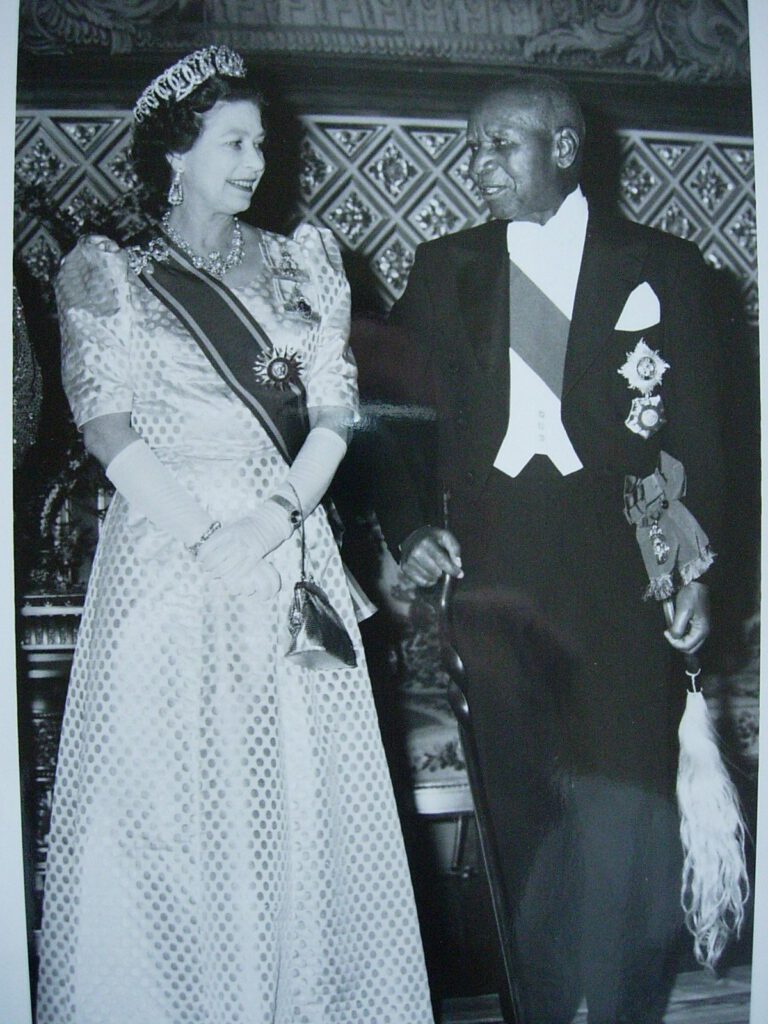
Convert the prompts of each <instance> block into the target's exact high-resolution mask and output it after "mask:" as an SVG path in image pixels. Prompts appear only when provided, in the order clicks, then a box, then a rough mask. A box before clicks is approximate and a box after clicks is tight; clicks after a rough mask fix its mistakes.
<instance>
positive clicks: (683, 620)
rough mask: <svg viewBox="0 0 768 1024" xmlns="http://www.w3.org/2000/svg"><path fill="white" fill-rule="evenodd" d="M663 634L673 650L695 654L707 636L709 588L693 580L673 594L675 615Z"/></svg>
mask: <svg viewBox="0 0 768 1024" xmlns="http://www.w3.org/2000/svg"><path fill="white" fill-rule="evenodd" d="M664 636H665V637H666V638H667V640H668V641H669V642H670V643H671V644H672V646H673V647H674V648H675V650H678V651H681V652H682V653H683V654H696V652H697V651H699V650H700V649H701V647H702V646H703V644H704V641H705V640H706V639H707V637H708V636H709V589H708V587H707V586H706V585H705V584H704V583H699V581H698V580H694V581H693V582H692V583H686V585H685V586H684V587H681V588H680V590H678V592H677V595H676V596H675V615H674V618H673V620H672V624H671V625H670V627H669V629H666V630H665V631H664Z"/></svg>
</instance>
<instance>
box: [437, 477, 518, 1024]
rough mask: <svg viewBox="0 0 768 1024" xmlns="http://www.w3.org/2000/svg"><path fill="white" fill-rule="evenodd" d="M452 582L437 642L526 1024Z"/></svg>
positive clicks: (446, 588) (511, 996) (511, 989)
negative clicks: (458, 643)
mask: <svg viewBox="0 0 768 1024" xmlns="http://www.w3.org/2000/svg"><path fill="white" fill-rule="evenodd" d="M443 524H444V526H445V528H446V529H448V495H447V493H445V494H444V495H443ZM453 585H454V578H453V576H451V575H449V574H448V573H444V574H443V577H442V579H441V583H440V592H439V600H438V614H439V623H440V641H441V653H442V660H443V667H444V668H445V671H446V673H447V674H448V679H449V682H448V701H449V703H450V705H451V710H452V711H453V713H454V715H455V716H456V721H457V723H458V726H459V737H460V739H461V746H462V750H463V751H464V759H465V761H466V765H467V777H468V779H469V788H470V791H471V793H472V802H473V804H474V806H475V820H476V822H477V834H478V838H479V840H480V853H481V856H482V859H483V866H484V868H485V874H486V877H487V879H488V886H489V889H490V893H491V905H492V907H493V916H494V920H495V922H496V931H497V933H498V937H499V946H500V949H501V959H502V965H503V967H504V978H505V981H506V983H507V997H508V1004H509V1009H510V1012H511V1014H512V1016H511V1018H509V1019H507V1018H506V1017H505V1020H506V1024H526V1022H525V1018H524V1016H523V1008H522V1000H521V998H520V991H519V986H518V984H517V981H516V980H515V963H516V957H515V952H514V950H515V945H514V936H513V933H512V923H511V917H510V911H509V901H508V899H507V894H506V887H505V885H504V879H503V875H502V873H501V864H500V861H499V855H498V849H497V846H496V840H495V836H494V831H493V823H492V821H491V812H490V807H489V804H488V797H487V794H486V791H485V784H484V782H483V778H482V775H481V772H480V759H479V756H478V750H477V743H476V740H475V733H474V728H473V725H472V716H471V713H470V709H469V702H468V701H467V696H466V692H465V689H466V672H465V669H464V663H463V662H462V660H461V657H460V656H459V653H458V651H457V650H456V648H455V647H454V646H453V643H452V641H451V625H450V623H451V616H450V602H451V594H452V592H453Z"/></svg>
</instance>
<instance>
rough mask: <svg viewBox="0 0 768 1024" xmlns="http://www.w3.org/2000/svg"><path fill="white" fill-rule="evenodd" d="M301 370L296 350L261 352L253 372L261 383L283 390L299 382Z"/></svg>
mask: <svg viewBox="0 0 768 1024" xmlns="http://www.w3.org/2000/svg"><path fill="white" fill-rule="evenodd" d="M301 370H302V365H301V360H300V359H299V358H298V356H297V355H296V353H295V352H277V351H275V352H273V353H271V354H269V353H266V352H261V353H259V355H258V356H256V361H255V362H254V364H253V374H254V376H255V378H256V380H257V381H258V382H259V384H266V385H267V386H268V387H273V388H279V389H280V390H281V391H283V390H285V389H286V388H290V387H296V386H297V385H298V384H299V380H300V377H301Z"/></svg>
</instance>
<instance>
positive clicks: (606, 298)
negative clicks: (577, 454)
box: [563, 214, 647, 398]
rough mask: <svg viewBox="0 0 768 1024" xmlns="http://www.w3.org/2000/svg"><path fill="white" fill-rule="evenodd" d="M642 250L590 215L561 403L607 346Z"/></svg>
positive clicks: (616, 227) (617, 225)
mask: <svg viewBox="0 0 768 1024" xmlns="http://www.w3.org/2000/svg"><path fill="white" fill-rule="evenodd" d="M646 248H647V247H646V245H644V244H643V243H642V242H639V243H638V242H637V241H634V242H630V241H628V240H627V238H626V232H625V231H624V232H623V231H622V230H621V221H602V220H600V219H599V218H596V217H593V216H592V215H591V214H590V218H589V223H588V225H587V237H586V241H585V243H584V256H583V257H582V261H581V271H580V273H579V281H578V285H577V288H576V298H575V301H574V305H573V317H572V319H571V329H570V333H569V335H568V351H567V353H566V358H565V373H564V379H563V398H565V396H566V395H567V394H568V392H569V391H570V390H571V389H572V388H573V387H574V385H575V384H576V383H578V381H579V380H580V379H581V377H583V375H584V374H585V373H586V372H587V370H588V369H589V367H590V366H591V365H592V363H593V362H594V360H595V359H597V357H598V356H599V354H600V352H601V351H602V349H603V348H604V347H605V346H606V345H607V344H608V343H609V342H610V341H611V339H612V337H613V330H614V327H615V325H616V322H617V320H618V319H619V315H620V314H621V310H622V308H623V306H624V303H625V301H626V299H627V296H628V295H629V293H630V292H631V291H632V289H633V288H634V287H635V286H636V285H637V284H638V283H639V280H640V274H641V272H642V267H643V261H644V257H645V253H646Z"/></svg>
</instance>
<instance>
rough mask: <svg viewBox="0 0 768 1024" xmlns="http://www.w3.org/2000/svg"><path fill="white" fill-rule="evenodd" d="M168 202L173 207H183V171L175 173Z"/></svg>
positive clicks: (169, 190) (177, 170)
mask: <svg viewBox="0 0 768 1024" xmlns="http://www.w3.org/2000/svg"><path fill="white" fill-rule="evenodd" d="M168 202H169V203H170V205H171V206H181V204H182V203H183V202H184V189H183V188H182V187H181V171H180V170H179V169H178V168H177V169H176V170H175V171H174V172H173V178H172V180H171V187H170V188H169V189H168Z"/></svg>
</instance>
